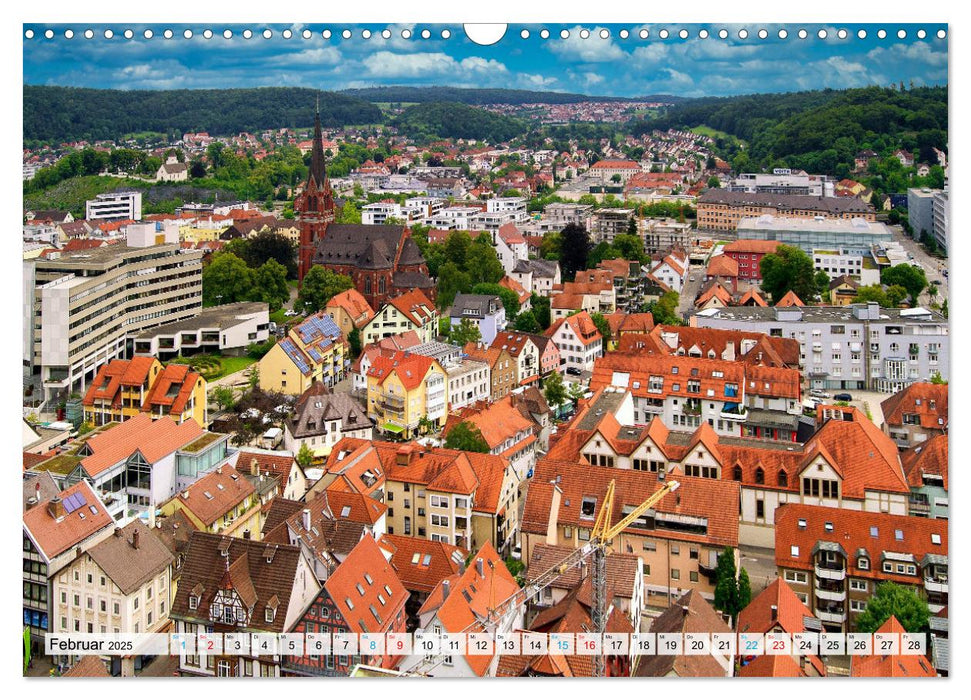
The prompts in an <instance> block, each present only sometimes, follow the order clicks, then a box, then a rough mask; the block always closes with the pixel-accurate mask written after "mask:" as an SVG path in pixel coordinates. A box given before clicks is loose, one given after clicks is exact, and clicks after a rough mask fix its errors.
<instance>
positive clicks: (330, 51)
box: [265, 46, 341, 66]
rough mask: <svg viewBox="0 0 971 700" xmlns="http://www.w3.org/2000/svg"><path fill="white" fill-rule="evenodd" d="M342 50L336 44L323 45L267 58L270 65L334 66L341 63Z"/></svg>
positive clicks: (267, 63) (266, 60)
mask: <svg viewBox="0 0 971 700" xmlns="http://www.w3.org/2000/svg"><path fill="white" fill-rule="evenodd" d="M340 61H341V52H340V51H338V50H337V47H336V46H323V47H320V48H317V49H303V50H302V51H296V52H294V53H285V54H280V55H279V56H269V57H267V58H266V59H265V63H266V65H268V66H290V65H313V66H334V65H337V64H338V63H340Z"/></svg>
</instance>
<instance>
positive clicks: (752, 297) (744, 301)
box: [738, 288, 768, 306]
mask: <svg viewBox="0 0 971 700" xmlns="http://www.w3.org/2000/svg"><path fill="white" fill-rule="evenodd" d="M750 303H751V304H752V305H753V306H768V304H767V303H766V301H765V299H763V298H762V295H761V294H759V293H758V291H756V290H755V289H754V288H753V289H750V290H748V291H747V292H745V294H743V295H742V298H741V299H739V300H738V305H739V306H748V305H749V304H750Z"/></svg>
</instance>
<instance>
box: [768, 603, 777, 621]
mask: <svg viewBox="0 0 971 700" xmlns="http://www.w3.org/2000/svg"><path fill="white" fill-rule="evenodd" d="M769 610H771V611H772V621H773V622H775V621H776V620H778V619H779V606H777V605H773V606H771V607H769Z"/></svg>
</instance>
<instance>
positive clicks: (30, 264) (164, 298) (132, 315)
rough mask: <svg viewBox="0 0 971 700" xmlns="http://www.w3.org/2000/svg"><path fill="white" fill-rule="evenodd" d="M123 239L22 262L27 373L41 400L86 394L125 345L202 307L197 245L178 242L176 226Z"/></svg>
mask: <svg viewBox="0 0 971 700" xmlns="http://www.w3.org/2000/svg"><path fill="white" fill-rule="evenodd" d="M126 235H127V239H126V240H127V242H126V244H116V245H111V246H102V247H101V248H93V249H89V250H83V251H77V252H71V253H62V254H60V255H59V256H57V257H56V258H55V259H52V260H51V259H49V260H40V259H34V260H25V261H24V263H23V264H24V276H23V285H24V286H23V290H24V300H25V303H24V310H23V329H24V330H23V333H24V336H23V358H24V359H23V362H24V371H25V372H27V373H31V374H36V373H38V372H40V374H41V382H42V384H43V387H44V394H45V398H50V397H51V395H52V394H53V393H58V392H64V393H70V392H71V391H80V392H82V393H83V392H84V390H85V388H86V384H87V382H88V381H91V380H92V379H93V378H94V375H95V374H96V373H97V371H98V368H99V367H100V366H101V365H103V364H104V363H106V362H108V361H109V360H113V359H115V358H120V357H124V356H125V352H126V342H127V341H128V339H130V338H131V337H133V336H136V335H138V334H140V333H141V332H142V331H145V330H147V329H149V328H153V327H155V326H159V325H163V324H166V323H171V322H175V321H181V320H184V319H188V318H191V317H193V316H195V315H196V314H197V313H198V312H199V310H200V309H201V308H202V255H203V252H202V251H201V250H183V249H181V248H180V246H179V240H178V227H177V226H169V227H164V228H162V227H159V226H156V224H154V223H150V224H137V225H131V226H129V227H128V232H127V234H126Z"/></svg>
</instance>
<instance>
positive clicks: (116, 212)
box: [84, 192, 142, 221]
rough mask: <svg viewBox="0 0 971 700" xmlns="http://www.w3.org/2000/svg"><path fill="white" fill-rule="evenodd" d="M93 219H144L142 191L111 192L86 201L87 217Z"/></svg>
mask: <svg viewBox="0 0 971 700" xmlns="http://www.w3.org/2000/svg"><path fill="white" fill-rule="evenodd" d="M84 218H86V219H88V220H89V221H90V220H92V219H134V220H135V221H141V220H142V193H141V192H109V193H107V194H99V195H98V196H97V197H95V198H94V199H89V200H88V201H87V202H85V217H84Z"/></svg>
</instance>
